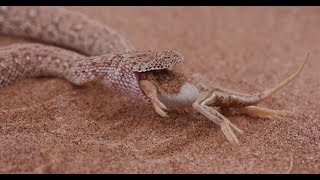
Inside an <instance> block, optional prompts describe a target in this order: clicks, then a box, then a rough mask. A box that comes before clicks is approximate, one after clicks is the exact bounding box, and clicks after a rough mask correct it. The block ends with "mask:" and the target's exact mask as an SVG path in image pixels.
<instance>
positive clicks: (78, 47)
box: [0, 6, 182, 100]
mask: <svg viewBox="0 0 320 180" xmlns="http://www.w3.org/2000/svg"><path fill="white" fill-rule="evenodd" d="M0 34H2V35H9V36H17V37H23V38H28V39H32V40H35V41H38V42H43V43H46V44H51V45H44V44H39V43H24V44H14V45H10V46H8V47H3V48H1V49H0V88H3V87H6V86H8V85H10V84H13V83H14V82H16V81H18V80H21V79H24V78H30V77H40V76H54V77H60V78H65V79H66V80H68V81H69V82H71V83H72V84H75V85H83V84H86V83H88V82H91V81H96V80H99V81H101V82H102V83H103V84H105V85H107V86H109V87H113V88H116V89H119V90H121V91H122V92H124V93H126V94H129V95H131V97H134V98H138V99H142V100H147V97H146V96H145V95H144V94H143V93H142V91H141V89H140V87H139V73H140V72H146V71H151V70H159V69H171V68H173V67H174V66H175V65H176V64H178V63H180V62H181V61H182V56H181V55H180V54H179V53H177V52H175V51H173V50H168V51H162V52H156V51H136V50H133V46H132V45H131V44H130V43H129V41H128V40H126V39H125V38H123V37H122V36H120V35H119V34H118V33H117V32H116V31H114V30H112V29H111V28H110V27H108V26H106V25H103V24H101V23H99V22H97V21H94V20H92V19H90V18H88V17H86V16H84V15H82V14H80V13H77V12H73V11H69V10H66V9H64V8H61V7H7V6H0ZM52 45H55V46H58V47H54V46H52Z"/></svg>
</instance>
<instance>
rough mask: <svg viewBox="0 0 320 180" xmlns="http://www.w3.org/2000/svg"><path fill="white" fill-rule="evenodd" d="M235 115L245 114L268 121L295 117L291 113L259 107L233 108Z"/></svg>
mask: <svg viewBox="0 0 320 180" xmlns="http://www.w3.org/2000/svg"><path fill="white" fill-rule="evenodd" d="M232 110H233V112H234V113H235V114H245V115H248V116H251V117H259V118H267V119H283V118H285V117H292V116H293V115H294V113H293V112H291V111H285V110H273V109H268V108H262V107H258V106H248V107H244V108H232Z"/></svg>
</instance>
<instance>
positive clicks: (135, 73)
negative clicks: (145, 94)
mask: <svg viewBox="0 0 320 180" xmlns="http://www.w3.org/2000/svg"><path fill="white" fill-rule="evenodd" d="M133 74H134V77H135V79H136V80H137V82H139V81H140V73H139V72H133Z"/></svg>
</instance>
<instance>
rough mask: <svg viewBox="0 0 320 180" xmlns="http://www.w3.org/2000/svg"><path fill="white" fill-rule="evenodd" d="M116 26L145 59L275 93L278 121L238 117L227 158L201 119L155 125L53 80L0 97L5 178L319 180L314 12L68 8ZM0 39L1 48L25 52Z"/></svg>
mask: <svg viewBox="0 0 320 180" xmlns="http://www.w3.org/2000/svg"><path fill="white" fill-rule="evenodd" d="M68 9H72V10H74V11H80V12H82V13H85V14H87V15H88V16H89V17H91V18H93V19H96V20H97V21H101V22H103V23H105V24H108V25H110V26H111V27H113V28H114V29H116V30H117V31H118V32H120V33H121V34H122V35H124V36H126V37H127V38H128V39H129V40H130V41H132V42H133V44H135V46H136V47H137V48H138V49H153V50H163V49H175V50H177V51H179V52H181V53H182V54H183V55H184V57H185V61H184V63H182V64H181V65H179V66H178V69H179V70H181V71H191V72H194V73H200V74H202V75H203V76H205V77H206V78H208V79H209V80H211V81H212V82H213V83H215V84H219V85H221V86H224V87H226V88H229V89H233V90H237V91H240V92H248V93H251V92H257V91H259V90H263V89H267V88H268V87H272V86H273V85H275V84H276V83H278V82H280V81H281V80H283V79H285V78H286V77H288V76H289V75H291V74H292V73H293V72H295V71H296V70H297V68H298V67H299V66H300V64H301V63H302V62H303V60H304V59H305V57H306V55H307V52H310V61H309V62H308V64H307V65H306V67H305V69H304V71H303V72H302V74H301V76H300V77H299V78H298V79H297V80H296V81H295V82H294V83H292V84H290V86H288V87H286V88H284V89H283V90H282V91H280V92H278V93H277V94H275V95H274V96H273V97H271V98H270V99H267V100H265V101H264V102H262V103H261V104H260V106H263V107H268V108H273V109H283V110H291V111H295V112H296V113H297V118H286V119H283V120H267V119H254V118H250V117H247V116H231V117H229V119H230V120H231V121H232V122H234V123H235V124H237V125H238V126H239V127H240V128H241V129H243V130H244V131H245V133H244V134H243V135H240V134H238V137H239V140H240V145H239V146H232V145H230V143H228V141H227V140H226V139H225V137H224V136H223V134H222V133H221V131H220V129H219V128H218V127H217V126H216V125H214V124H213V123H212V122H210V121H209V120H207V119H206V118H205V117H203V116H201V115H199V114H194V113H192V114H178V113H171V114H170V117H169V118H161V117H159V116H158V115H157V114H156V113H155V112H154V110H153V108H152V107H151V106H145V105H141V104H139V103H136V102H134V101H132V100H130V99H129V98H127V97H124V96H122V95H121V94H119V93H117V92H115V91H113V90H110V89H106V88H103V87H102V86H100V85H91V86H89V87H83V88H78V87H74V86H72V85H71V84H69V83H68V82H67V81H65V80H62V79H55V78H41V79H28V80H23V81H21V82H18V83H16V84H14V85H12V86H10V87H6V88H4V89H1V90H0V121H1V122H0V142H1V143H0V173H288V172H290V173H319V172H320V154H319V152H320V131H319V128H320V122H319V118H320V111H319V109H320V103H319V101H320V72H319V70H320V43H319V42H320V36H319V35H318V34H319V32H320V24H319V20H320V8H319V7H68ZM21 41H23V40H21V39H17V38H11V37H3V36H2V37H0V46H5V45H8V44H12V43H16V42H21Z"/></svg>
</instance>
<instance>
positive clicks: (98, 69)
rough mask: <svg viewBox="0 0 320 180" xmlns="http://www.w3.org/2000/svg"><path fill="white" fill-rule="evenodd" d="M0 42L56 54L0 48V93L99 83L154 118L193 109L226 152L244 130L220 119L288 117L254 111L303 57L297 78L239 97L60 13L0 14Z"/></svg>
mask: <svg viewBox="0 0 320 180" xmlns="http://www.w3.org/2000/svg"><path fill="white" fill-rule="evenodd" d="M0 34H3V35H11V36H18V37H24V38H29V39H33V40H36V41H39V42H43V43H47V44H51V45H55V46H58V47H54V46H51V45H44V44H39V43H25V44H14V45H11V46H8V47H4V48H1V49H0V88H4V87H6V86H8V85H10V84H13V83H14V82H16V81H18V80H21V79H24V78H29V77H40V76H54V77H61V78H65V79H66V80H68V81H69V82H71V83H72V84H74V85H77V86H82V85H85V84H87V83H89V82H92V81H99V82H101V83H102V84H104V85H106V86H108V87H112V88H115V89H118V90H120V91H121V92H123V94H125V95H128V96H129V97H131V98H135V99H138V100H142V101H143V102H145V103H147V104H151V105H152V106H153V108H154V109H155V111H156V113H158V114H159V115H160V116H161V117H169V116H168V114H167V112H166V111H170V110H172V111H174V110H178V111H179V110H181V109H185V108H192V109H194V110H195V111H196V112H198V113H200V114H202V115H203V116H205V117H206V118H208V119H209V120H211V121H212V122H213V123H215V124H217V125H219V126H220V129H221V131H222V133H223V134H224V136H225V137H226V139H227V140H228V141H229V142H230V143H232V144H239V140H238V138H237V136H236V135H235V133H234V132H233V129H234V130H235V131H237V132H238V133H243V130H241V129H240V128H239V127H237V126H236V125H235V124H233V123H232V122H230V120H229V119H228V118H227V117H225V116H224V115H223V112H224V111H231V112H232V113H234V114H247V115H249V116H252V117H259V118H270V119H277V118H282V117H288V116H290V115H292V112H290V111H285V110H272V109H268V108H262V107H258V106H256V105H257V104H258V103H259V102H261V101H262V100H264V99H266V98H268V97H270V96H271V95H273V94H274V93H276V92H277V91H279V90H280V89H282V88H283V87H285V86H287V85H288V84H289V83H290V82H292V81H293V80H294V79H296V78H297V77H298V75H299V74H300V73H301V71H302V69H303V68H304V66H305V64H306V62H307V60H308V57H309V54H308V56H307V58H306V59H305V61H304V63H303V64H302V65H301V67H300V68H299V69H298V71H297V72H295V73H294V74H292V75H291V76H290V77H289V78H287V79H285V80H284V81H282V82H281V83H279V84H278V85H276V86H275V87H273V88H270V89H268V90H266V91H262V92H259V93H256V94H242V93H239V92H236V91H232V90H228V89H225V88H221V87H219V86H214V85H213V83H211V82H208V81H205V80H204V79H202V78H201V77H198V76H194V75H192V74H191V73H182V72H178V71H176V70H174V67H175V66H176V65H177V64H179V63H181V62H183V60H184V58H183V56H182V55H181V54H180V53H178V52H176V51H174V50H165V51H151V50H147V51H139V50H135V49H134V47H133V46H132V45H131V44H130V42H129V41H128V40H126V39H125V38H123V37H122V36H121V35H119V34H118V33H117V32H116V31H114V30H113V29H111V28H110V27H108V26H106V25H103V24H101V23H98V22H97V21H94V20H92V19H90V18H88V17H86V16H84V15H82V14H81V13H77V12H73V11H69V10H66V9H64V8H60V7H6V6H1V7H0ZM60 47H61V48H60Z"/></svg>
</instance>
